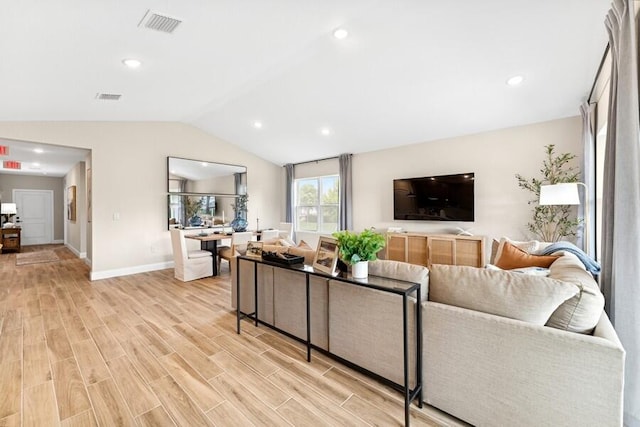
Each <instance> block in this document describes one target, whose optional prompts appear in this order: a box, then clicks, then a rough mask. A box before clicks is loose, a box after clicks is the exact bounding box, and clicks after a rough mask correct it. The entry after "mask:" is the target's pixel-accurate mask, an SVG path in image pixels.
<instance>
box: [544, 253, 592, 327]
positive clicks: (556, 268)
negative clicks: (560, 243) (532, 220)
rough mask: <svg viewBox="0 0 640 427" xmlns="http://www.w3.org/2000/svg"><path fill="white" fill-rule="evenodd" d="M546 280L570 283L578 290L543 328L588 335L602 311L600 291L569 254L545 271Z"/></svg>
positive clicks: (577, 260)
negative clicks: (547, 276) (547, 271)
mask: <svg viewBox="0 0 640 427" xmlns="http://www.w3.org/2000/svg"><path fill="white" fill-rule="evenodd" d="M549 270H550V273H549V277H550V278H552V279H556V280H562V281H564V282H570V283H574V284H575V285H576V286H578V288H579V289H580V292H578V293H577V294H576V295H575V296H573V297H572V298H570V299H568V300H567V301H565V302H564V303H562V304H561V305H560V307H558V309H557V310H556V311H554V312H553V314H552V315H551V318H550V319H549V321H548V322H547V326H551V327H553V328H558V329H563V330H565V331H571V332H578V333H581V334H590V333H591V332H592V331H593V328H595V326H596V324H597V323H598V321H599V320H600V316H601V315H602V310H603V309H604V296H603V295H602V292H600V287H599V286H598V284H597V283H596V281H595V280H594V279H593V276H591V273H589V272H588V271H587V270H586V268H585V267H584V264H582V262H581V261H580V259H578V257H577V256H575V255H574V254H572V253H569V252H564V254H563V255H562V256H561V257H560V258H558V260H557V261H555V262H554V263H553V264H551V266H550V267H549Z"/></svg>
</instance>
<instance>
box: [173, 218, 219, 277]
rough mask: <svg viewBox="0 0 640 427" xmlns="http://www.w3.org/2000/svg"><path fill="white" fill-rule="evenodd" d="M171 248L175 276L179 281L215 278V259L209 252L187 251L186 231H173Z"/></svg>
mask: <svg viewBox="0 0 640 427" xmlns="http://www.w3.org/2000/svg"><path fill="white" fill-rule="evenodd" d="M171 246H172V248H173V261H174V264H175V265H174V276H175V278H176V279H178V280H182V281H183V282H188V281H189V280H195V279H201V278H203V277H209V276H213V258H212V254H211V252H209V251H202V250H193V251H189V250H187V242H186V241H185V239H184V231H183V230H179V229H172V230H171Z"/></svg>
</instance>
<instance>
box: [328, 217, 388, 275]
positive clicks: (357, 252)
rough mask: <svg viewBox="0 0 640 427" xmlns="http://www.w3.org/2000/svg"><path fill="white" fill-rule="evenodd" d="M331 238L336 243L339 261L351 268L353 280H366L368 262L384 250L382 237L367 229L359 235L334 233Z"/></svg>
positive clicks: (349, 232)
mask: <svg viewBox="0 0 640 427" xmlns="http://www.w3.org/2000/svg"><path fill="white" fill-rule="evenodd" d="M333 237H334V238H335V239H336V240H337V241H338V248H339V254H340V259H342V260H343V261H344V262H345V263H347V264H350V265H351V266H352V276H353V278H354V279H364V278H366V277H367V276H368V275H369V261H374V260H376V259H377V254H378V252H380V250H381V249H382V248H384V245H385V238H384V236H383V235H382V234H380V233H376V232H375V231H373V229H371V228H368V229H365V230H363V231H362V232H361V233H354V232H351V231H348V230H344V231H336V232H335V233H333Z"/></svg>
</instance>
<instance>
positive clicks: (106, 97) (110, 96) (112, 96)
mask: <svg viewBox="0 0 640 427" xmlns="http://www.w3.org/2000/svg"><path fill="white" fill-rule="evenodd" d="M121 96H122V95H119V94H116V93H96V99H101V100H103V101H119V100H120V97H121Z"/></svg>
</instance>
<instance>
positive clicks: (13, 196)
mask: <svg viewBox="0 0 640 427" xmlns="http://www.w3.org/2000/svg"><path fill="white" fill-rule="evenodd" d="M18 192H21V193H35V192H38V193H49V195H50V197H49V200H50V201H51V206H50V207H49V218H47V220H48V222H49V227H48V229H49V235H48V237H49V243H53V242H54V239H53V236H54V232H53V225H54V224H53V205H54V203H53V196H54V194H53V190H34V189H20V188H14V189H13V191H12V192H11V197H12V200H13V202H14V203H16V193H18ZM18 216H20V215H18Z"/></svg>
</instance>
